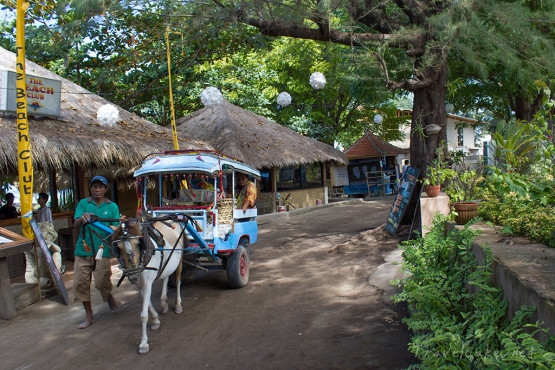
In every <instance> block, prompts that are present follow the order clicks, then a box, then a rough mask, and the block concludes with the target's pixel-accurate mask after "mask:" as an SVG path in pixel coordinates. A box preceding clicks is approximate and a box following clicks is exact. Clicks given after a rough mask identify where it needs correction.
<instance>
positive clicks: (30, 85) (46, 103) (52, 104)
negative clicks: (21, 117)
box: [0, 70, 62, 116]
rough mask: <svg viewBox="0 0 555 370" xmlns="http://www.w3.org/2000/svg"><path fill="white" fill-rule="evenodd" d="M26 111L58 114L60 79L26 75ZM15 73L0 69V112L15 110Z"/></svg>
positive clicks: (60, 89) (60, 91)
mask: <svg viewBox="0 0 555 370" xmlns="http://www.w3.org/2000/svg"><path fill="white" fill-rule="evenodd" d="M25 78H26V80H27V84H26V89H27V113H28V114H32V115H39V116H59V115H60V98H61V94H62V81H60V80H52V79H49V78H43V77H37V76H32V75H26V77H25ZM15 79H16V74H15V72H13V71H6V70H1V71H0V112H13V113H15V112H16V89H15Z"/></svg>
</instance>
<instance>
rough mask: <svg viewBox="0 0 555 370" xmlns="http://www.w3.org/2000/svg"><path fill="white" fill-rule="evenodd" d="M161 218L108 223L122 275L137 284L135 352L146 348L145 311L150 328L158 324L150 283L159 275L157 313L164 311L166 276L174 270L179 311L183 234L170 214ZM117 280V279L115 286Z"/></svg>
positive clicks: (166, 308)
mask: <svg viewBox="0 0 555 370" xmlns="http://www.w3.org/2000/svg"><path fill="white" fill-rule="evenodd" d="M161 219H162V218H160V219H157V221H154V222H147V223H144V224H143V223H141V222H139V221H138V220H134V219H125V220H123V221H122V223H121V226H120V227H112V229H113V230H114V233H113V234H112V235H111V241H112V243H113V247H115V248H113V249H114V250H115V251H116V253H117V252H118V251H119V257H118V258H119V260H120V263H121V264H122V267H123V276H122V279H123V278H124V277H125V276H127V277H128V279H129V281H130V282H131V283H133V284H137V287H138V288H139V290H140V292H141V295H142V298H143V308H142V310H141V322H142V336H141V344H140V345H139V353H147V352H148V351H149V350H150V348H149V345H148V336H147V334H146V325H147V322H148V313H149V311H150V314H151V315H152V324H151V326H150V328H151V329H152V330H156V329H158V328H159V327H160V318H159V315H158V312H156V309H155V308H154V306H153V305H152V302H151V294H152V284H153V283H154V281H155V280H157V279H163V283H162V284H163V285H162V296H161V298H160V301H161V313H166V312H167V311H168V297H167V286H168V280H169V276H170V275H171V274H172V273H173V272H176V285H177V292H176V301H175V313H181V312H183V308H182V307H181V279H180V278H181V269H182V254H183V250H184V249H185V248H186V247H187V246H188V239H187V234H186V233H185V230H184V228H183V227H182V225H181V224H180V223H179V222H177V221H175V220H172V219H171V217H168V218H167V219H162V220H161ZM185 221H187V220H185ZM116 248H117V250H116ZM120 283H121V280H120V282H119V283H118V286H119V284H120Z"/></svg>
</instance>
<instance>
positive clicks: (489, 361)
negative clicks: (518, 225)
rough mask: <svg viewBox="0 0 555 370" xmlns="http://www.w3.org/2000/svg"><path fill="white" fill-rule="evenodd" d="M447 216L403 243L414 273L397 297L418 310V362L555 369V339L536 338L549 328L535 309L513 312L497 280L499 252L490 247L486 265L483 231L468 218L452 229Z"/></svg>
mask: <svg viewBox="0 0 555 370" xmlns="http://www.w3.org/2000/svg"><path fill="white" fill-rule="evenodd" d="M446 221H447V218H446V217H445V216H442V215H438V216H436V218H435V219H434V225H433V228H432V229H431V230H430V232H428V233H426V236H425V237H424V238H418V239H415V240H410V241H406V242H403V244H402V245H401V248H402V249H403V270H404V271H405V273H406V276H407V277H406V278H405V279H403V280H401V281H399V282H398V283H399V284H400V286H401V287H402V291H401V292H400V293H398V294H397V295H396V296H395V297H394V300H395V301H396V302H406V303H408V305H409V309H410V310H411V316H410V317H408V318H406V319H405V323H406V324H407V325H408V327H409V329H410V330H412V332H413V334H412V338H411V341H410V343H409V349H410V351H411V352H413V353H414V354H415V355H416V356H417V357H418V358H419V359H420V360H421V361H422V362H421V364H418V365H414V366H412V368H422V369H428V368H429V369H447V368H456V369H482V368H498V369H517V368H518V369H520V368H534V369H551V368H553V366H555V352H553V351H554V349H553V348H550V347H549V346H550V345H551V346H552V344H553V342H552V341H548V342H547V343H548V344H544V343H541V342H538V341H537V340H536V339H534V335H535V334H537V333H538V332H543V333H546V334H547V331H548V329H544V328H542V324H541V323H539V322H536V323H534V324H529V323H528V321H529V319H530V316H531V315H532V313H533V311H534V309H533V308H530V307H526V306H523V307H522V308H521V310H520V311H518V312H516V313H515V315H514V317H513V318H512V319H511V320H508V319H507V302H506V301H502V297H503V291H502V290H501V289H499V288H496V287H495V286H493V284H492V279H491V275H492V270H491V261H492V256H491V251H490V250H489V249H488V248H485V255H486V257H485V260H484V261H483V263H482V264H478V262H477V259H476V256H475V255H474V253H473V251H472V244H473V241H474V239H475V237H476V236H477V235H478V231H477V230H473V229H472V228H470V227H469V226H470V225H468V224H467V225H466V226H465V227H464V228H462V229H455V230H453V231H451V232H449V233H448V234H447V235H445V231H444V223H445V222H446Z"/></svg>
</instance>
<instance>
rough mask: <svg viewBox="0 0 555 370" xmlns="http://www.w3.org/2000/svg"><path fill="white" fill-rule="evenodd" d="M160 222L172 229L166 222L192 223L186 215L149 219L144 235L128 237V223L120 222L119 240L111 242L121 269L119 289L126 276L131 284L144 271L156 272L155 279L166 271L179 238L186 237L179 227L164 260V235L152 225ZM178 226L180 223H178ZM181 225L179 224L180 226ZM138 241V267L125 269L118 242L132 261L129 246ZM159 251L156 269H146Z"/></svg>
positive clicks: (131, 251)
mask: <svg viewBox="0 0 555 370" xmlns="http://www.w3.org/2000/svg"><path fill="white" fill-rule="evenodd" d="M99 221H103V220H99ZM157 221H159V222H161V223H163V224H164V225H166V226H168V227H172V226H171V224H170V223H169V222H168V221H173V222H176V221H181V222H183V221H184V222H189V221H193V220H192V218H191V217H190V216H188V215H181V214H180V215H167V216H162V217H155V218H149V219H148V220H147V221H146V233H143V234H142V235H129V229H128V223H129V221H127V220H123V221H121V230H122V232H121V235H120V236H119V239H116V240H113V241H112V253H114V254H115V255H116V256H117V259H118V261H119V262H120V265H121V268H122V271H123V273H122V276H121V278H120V279H119V281H118V283H117V286H118V287H119V286H120V285H121V283H122V281H123V279H124V278H125V277H126V276H127V277H128V278H129V280H130V281H131V282H132V280H131V278H130V277H131V276H133V275H136V274H140V273H141V272H143V271H144V270H155V271H158V273H157V275H156V279H158V278H159V277H160V276H161V275H162V273H163V272H164V270H165V269H166V266H167V265H168V263H169V261H170V259H171V256H172V255H173V252H174V251H175V249H176V247H177V245H178V244H179V241H180V240H181V238H186V236H184V234H185V227H183V226H182V227H181V232H180V233H179V237H178V238H177V240H176V241H175V244H174V245H173V247H172V249H171V251H170V254H169V256H168V257H167V258H166V259H165V258H164V250H165V249H164V247H165V245H166V241H165V239H164V235H162V233H161V232H160V231H159V230H158V229H156V228H155V227H154V223H155V222H157ZM178 223H179V222H178ZM179 224H180V223H179ZM180 225H181V224H180ZM136 238H138V239H139V251H140V252H139V253H140V254H139V263H138V265H134V264H132V266H131V267H128V268H126V267H125V263H124V261H123V257H122V256H121V253H120V249H119V248H118V246H117V244H118V243H119V242H123V243H124V244H125V251H126V253H127V254H128V256H129V257H130V258H131V259H132V258H133V257H134V254H133V248H132V246H131V242H130V240H131V239H136ZM157 250H159V251H160V253H161V254H162V258H160V265H159V266H158V267H148V266H147V265H148V264H149V262H150V259H151V258H152V256H153V255H154V254H155V253H156V251H157Z"/></svg>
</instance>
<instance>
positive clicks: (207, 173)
mask: <svg viewBox="0 0 555 370" xmlns="http://www.w3.org/2000/svg"><path fill="white" fill-rule="evenodd" d="M238 173H243V174H246V175H247V176H249V177H251V178H254V179H256V178H259V177H260V173H259V172H258V171H257V170H255V169H253V168H251V167H249V166H247V165H246V164H244V163H243V162H241V161H239V160H237V159H234V158H230V157H227V156H225V155H222V154H219V153H217V152H214V151H180V150H175V151H169V152H164V153H159V154H153V155H150V156H148V157H147V158H146V159H145V160H144V161H143V163H142V165H141V167H140V168H139V169H138V170H137V171H135V178H136V186H137V196H138V199H139V207H138V212H137V213H138V216H139V217H137V218H136V219H126V218H124V219H123V220H121V225H120V226H118V227H115V226H112V227H110V228H109V227H107V226H104V225H103V224H101V223H99V222H91V225H93V226H95V227H96V228H99V229H101V230H103V231H104V232H106V233H107V234H110V240H111V242H112V250H113V251H114V254H115V256H116V257H117V258H118V260H119V261H120V263H121V268H122V271H123V274H122V277H121V279H120V281H119V282H118V286H119V284H120V283H121V282H122V280H123V279H124V278H125V277H127V278H128V279H129V281H130V282H131V283H133V284H137V286H138V288H139V289H140V290H141V292H142V297H143V307H142V310H141V322H142V335H141V343H140V345H139V353H147V352H149V344H148V336H147V331H146V325H147V321H148V315H149V312H150V314H151V316H152V324H151V329H158V328H159V327H160V319H159V315H158V312H157V311H156V309H155V308H154V306H153V305H152V302H151V293H152V284H153V282H154V281H155V280H157V279H162V280H163V284H162V295H161V306H162V313H165V312H166V311H167V310H168V303H167V293H166V292H167V284H168V281H169V280H170V276H171V274H173V273H174V272H175V280H174V281H175V285H176V288H177V292H176V302H175V309H174V310H175V312H176V313H181V312H182V307H181V290H180V287H181V271H182V266H183V263H185V264H188V265H190V266H193V267H194V268H200V269H203V270H213V269H219V270H226V273H227V278H228V282H229V285H230V286H231V287H232V288H242V287H244V286H245V285H246V284H247V283H248V280H249V263H250V257H249V251H248V247H249V246H250V245H251V244H252V243H254V242H256V239H257V234H258V224H257V223H256V216H257V210H256V208H253V209H247V210H246V211H243V209H236V203H237V193H238V190H237V189H235V187H234V184H235V178H236V176H237V174H238ZM91 221H113V220H101V219H98V220H91Z"/></svg>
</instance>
